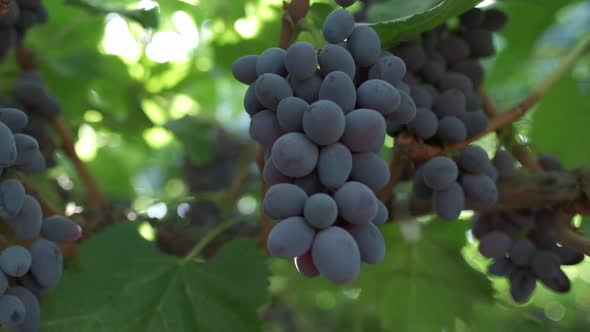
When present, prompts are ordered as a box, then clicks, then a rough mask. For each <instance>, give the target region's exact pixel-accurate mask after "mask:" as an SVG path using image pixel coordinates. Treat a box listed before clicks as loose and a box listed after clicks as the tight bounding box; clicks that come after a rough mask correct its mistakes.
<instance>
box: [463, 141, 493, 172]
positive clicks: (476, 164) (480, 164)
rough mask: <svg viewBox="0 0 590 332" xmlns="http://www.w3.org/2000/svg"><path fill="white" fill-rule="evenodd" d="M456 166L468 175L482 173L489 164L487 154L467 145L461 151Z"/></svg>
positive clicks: (478, 147) (481, 149)
mask: <svg viewBox="0 0 590 332" xmlns="http://www.w3.org/2000/svg"><path fill="white" fill-rule="evenodd" d="M457 164H458V165H459V167H461V168H462V169H463V170H465V171H467V172H469V173H483V171H484V170H485V168H486V166H487V165H489V164H490V158H489V157H488V153H487V152H486V150H484V149H483V148H482V147H480V146H478V145H468V146H467V147H465V149H463V150H462V151H461V154H460V155H459V158H458V159H457Z"/></svg>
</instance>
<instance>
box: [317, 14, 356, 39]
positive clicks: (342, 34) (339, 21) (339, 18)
mask: <svg viewBox="0 0 590 332" xmlns="http://www.w3.org/2000/svg"><path fill="white" fill-rule="evenodd" d="M353 30H354V17H353V16H352V14H351V13H350V12H349V11H347V10H345V9H336V10H334V11H333V12H331V13H330V14H328V16H327V17H326V20H325V21H324V25H323V27H322V31H323V34H324V39H326V41H327V42H328V43H330V44H338V43H340V42H343V41H344V40H345V39H347V38H349V37H350V35H351V34H352V31H353Z"/></svg>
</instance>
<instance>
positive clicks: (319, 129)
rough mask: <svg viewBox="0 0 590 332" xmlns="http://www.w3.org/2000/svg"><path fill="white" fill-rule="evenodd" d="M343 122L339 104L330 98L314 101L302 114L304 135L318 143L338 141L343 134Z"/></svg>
mask: <svg viewBox="0 0 590 332" xmlns="http://www.w3.org/2000/svg"><path fill="white" fill-rule="evenodd" d="M345 122H346V120H345V116H344V112H342V109H341V108H340V106H338V104H336V103H335V102H333V101H330V100H318V101H316V102H315V103H313V104H311V105H310V106H309V108H308V109H307V111H305V113H304V114H303V130H304V131H305V135H307V137H308V138H309V139H311V140H312V141H313V142H314V143H316V144H318V145H330V144H334V143H336V142H338V140H340V138H341V137H342V135H343V134H344V126H345ZM326 124H329V125H326Z"/></svg>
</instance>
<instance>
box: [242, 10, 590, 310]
mask: <svg viewBox="0 0 590 332" xmlns="http://www.w3.org/2000/svg"><path fill="white" fill-rule="evenodd" d="M336 3H337V4H338V5H339V6H341V7H342V8H340V9H336V10H334V11H332V12H331V13H330V14H329V15H328V16H327V17H326V19H325V21H324V23H323V29H322V32H323V38H324V39H325V46H323V47H321V48H320V49H319V50H317V49H315V48H314V46H312V45H311V44H310V43H307V42H302V41H298V42H295V43H293V44H292V45H289V46H288V47H285V49H283V48H278V47H276V48H270V49H267V50H265V51H264V52H262V53H261V54H258V55H246V56H243V57H241V58H239V59H237V60H236V61H235V62H234V64H233V69H232V71H233V75H234V77H235V78H236V79H237V80H238V81H240V82H242V83H245V84H248V85H249V87H248V89H247V92H246V94H245V96H244V108H245V110H246V112H247V113H248V114H249V115H250V117H251V122H250V136H251V137H252V139H254V140H255V141H256V142H257V143H258V144H259V145H260V147H261V148H262V149H264V151H265V152H266V154H265V156H264V161H263V163H262V164H263V168H261V179H262V181H264V184H265V185H266V186H265V189H267V190H265V193H264V199H263V203H262V209H263V213H264V214H266V216H268V217H269V218H271V219H273V220H274V221H275V224H274V226H273V227H272V230H271V231H270V233H269V235H268V239H267V242H266V245H267V248H268V251H269V253H270V254H271V255H272V256H276V257H281V258H288V259H293V260H294V265H295V267H296V269H297V271H299V272H300V273H301V274H302V275H304V276H307V277H316V276H319V275H321V276H323V277H325V278H327V279H328V280H330V281H332V282H334V283H337V284H343V283H348V282H351V281H353V280H355V279H356V278H357V277H358V275H359V273H360V268H361V266H362V263H366V264H377V263H379V262H381V261H382V260H383V259H384V257H385V255H386V252H385V247H386V245H385V241H384V238H383V236H382V235H381V231H380V229H379V227H381V226H382V225H384V224H385V223H386V222H387V221H388V220H390V219H393V221H395V218H394V216H395V213H396V211H395V207H396V205H395V204H393V201H392V195H393V193H392V192H393V189H394V186H395V184H396V183H397V182H399V181H405V180H410V181H411V183H412V186H411V187H412V194H411V199H410V200H409V201H410V208H412V207H420V208H421V209H423V210H426V211H432V212H434V213H435V214H436V215H437V216H438V217H439V219H440V220H441V221H439V222H445V221H444V220H448V221H452V220H456V219H458V218H459V216H460V215H461V213H462V211H464V210H466V209H468V208H469V209H472V208H471V207H475V208H473V209H475V210H486V209H493V208H494V207H495V206H496V205H497V204H498V201H499V199H500V196H501V192H500V190H499V187H501V185H502V184H503V183H505V182H507V181H511V180H512V179H513V176H514V174H515V172H516V173H525V174H526V173H528V172H530V171H529V170H528V169H527V168H526V167H524V166H523V167H521V168H518V169H517V170H515V165H516V162H515V158H514V156H513V154H512V153H511V151H510V149H511V148H513V146H512V145H510V146H506V147H505V148H501V149H498V151H497V152H496V154H495V156H493V158H491V159H490V156H489V155H488V153H487V151H486V150H484V149H483V148H482V147H481V146H479V145H477V144H472V143H474V142H475V141H477V140H478V139H479V138H480V137H481V136H483V135H484V134H486V133H489V132H493V131H495V130H499V129H502V128H500V127H496V128H493V126H495V123H494V121H495V120H496V118H495V117H496V116H497V115H498V114H494V113H493V112H490V111H489V110H490V107H489V106H486V105H485V104H486V102H487V101H486V100H485V98H486V96H485V94H484V93H482V91H483V90H482V85H483V82H484V75H485V70H484V68H483V66H482V64H481V63H480V61H481V60H482V59H484V58H488V57H491V56H493V55H494V53H495V48H494V42H493V34H494V32H497V31H500V30H501V29H502V28H503V27H504V26H505V25H506V23H507V21H508V18H507V16H506V15H505V14H504V13H503V12H501V11H499V10H497V9H487V10H482V9H478V8H472V9H470V10H468V11H466V12H464V13H463V14H461V15H460V17H459V19H458V24H446V23H443V24H441V25H439V26H437V27H435V28H433V29H432V30H430V31H425V32H423V33H421V34H420V35H419V36H418V37H417V38H413V39H407V40H403V41H401V42H397V44H396V45H394V46H393V47H391V48H388V49H382V45H381V41H380V39H379V36H378V34H377V33H376V31H375V30H374V29H373V28H372V27H371V25H368V24H364V23H356V22H355V19H354V17H355V15H353V13H352V12H351V11H349V10H348V9H347V7H349V6H351V5H353V4H354V3H355V1H336ZM368 5H369V4H368V3H367V4H364V6H363V7H362V11H363V12H362V13H360V12H359V13H357V15H356V17H364V15H365V13H366V8H367V6H368ZM529 107H530V106H529ZM484 110H485V111H484ZM508 124H509V123H508ZM504 125H507V124H504ZM490 128H493V130H492V129H490ZM386 135H389V136H391V137H393V139H394V142H395V148H394V150H393V153H394V154H395V153H405V155H406V156H405V157H406V158H402V159H395V158H392V160H393V161H392V163H391V165H388V163H387V161H386V160H384V159H382V157H381V150H382V148H383V146H384V141H385V139H386ZM398 145H399V146H398ZM406 145H407V146H410V147H412V148H411V149H409V148H405V149H404V147H406ZM534 162H535V163H536V165H540V166H538V167H537V169H533V171H538V170H539V168H541V169H542V170H544V171H556V170H563V168H562V166H561V165H560V163H559V162H558V161H557V160H556V159H555V158H552V157H549V156H542V157H540V158H539V159H538V160H534ZM523 164H524V163H523ZM525 166H528V165H525ZM561 219H563V218H562V217H561V214H560V212H559V211H557V210H553V209H551V208H547V207H545V206H539V207H537V208H527V209H513V210H511V211H501V212H480V213H476V214H475V217H474V220H473V226H472V227H473V229H472V232H473V234H474V236H475V237H476V238H477V239H478V240H479V241H480V243H479V250H480V252H481V254H482V255H483V256H485V257H487V258H491V259H492V261H491V262H490V266H489V273H490V275H495V276H503V277H506V278H508V279H509V281H510V284H511V289H510V292H511V295H512V298H513V299H514V300H515V301H517V302H526V301H527V300H528V299H529V298H530V296H531V294H532V292H533V290H534V289H535V287H536V284H537V281H539V282H540V283H542V284H543V285H545V286H546V287H548V288H549V289H552V290H554V291H556V292H567V291H568V290H569V289H570V284H569V280H568V278H567V276H566V275H565V274H564V273H563V271H562V270H561V269H560V266H563V265H573V264H578V263H580V262H581V261H582V260H583V258H584V254H583V253H581V252H578V251H577V250H575V249H572V248H569V247H567V246H564V245H562V244H559V241H558V238H557V235H556V229H557V228H558V227H559V225H560V223H563V221H560V220H561ZM566 219H567V220H566V223H567V224H568V225H569V224H570V222H571V216H570V218H566ZM456 222H459V221H456Z"/></svg>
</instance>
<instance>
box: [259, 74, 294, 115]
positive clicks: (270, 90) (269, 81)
mask: <svg viewBox="0 0 590 332" xmlns="http://www.w3.org/2000/svg"><path fill="white" fill-rule="evenodd" d="M255 84H256V87H255V89H256V96H257V97H258V100H259V101H260V103H261V104H262V105H263V106H264V107H266V108H267V109H269V110H276V109H277V106H278V105H279V103H280V102H281V100H283V99H285V98H287V97H291V96H293V90H292V89H291V86H290V85H289V82H287V80H286V79H284V78H283V77H281V76H279V75H276V74H271V73H266V74H262V75H260V76H259V77H258V78H257V79H256V82H255Z"/></svg>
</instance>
